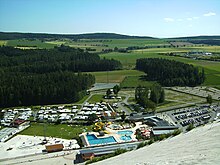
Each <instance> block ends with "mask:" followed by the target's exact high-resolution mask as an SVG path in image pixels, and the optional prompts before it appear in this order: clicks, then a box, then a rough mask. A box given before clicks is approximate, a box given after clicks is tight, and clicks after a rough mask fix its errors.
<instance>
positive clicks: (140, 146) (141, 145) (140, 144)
mask: <svg viewBox="0 0 220 165" xmlns="http://www.w3.org/2000/svg"><path fill="white" fill-rule="evenodd" d="M146 145H147V143H145V142H141V143H139V144H138V146H137V149H139V148H142V147H144V146H146Z"/></svg>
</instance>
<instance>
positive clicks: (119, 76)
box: [86, 70, 144, 83]
mask: <svg viewBox="0 0 220 165" xmlns="http://www.w3.org/2000/svg"><path fill="white" fill-rule="evenodd" d="M86 73H89V74H92V75H94V76H95V78H96V83H108V82H109V83H121V82H122V81H123V80H124V78H125V77H126V76H141V75H144V72H141V71H137V70H117V71H109V72H108V71H104V72H86Z"/></svg>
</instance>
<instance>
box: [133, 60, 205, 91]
mask: <svg viewBox="0 0 220 165" xmlns="http://www.w3.org/2000/svg"><path fill="white" fill-rule="evenodd" d="M136 68H137V69H138V70H141V71H144V72H145V73H146V74H147V79H148V80H150V81H158V82H159V83H160V84H161V85H163V86H192V87H193V86H197V85H201V84H202V83H203V82H204V80H205V73H204V69H202V70H201V71H200V70H199V68H198V67H194V66H193V65H190V64H186V63H182V62H178V61H174V60H167V59H159V58H142V59H137V61H136Z"/></svg>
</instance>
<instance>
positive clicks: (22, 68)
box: [0, 46, 121, 107]
mask: <svg viewBox="0 0 220 165" xmlns="http://www.w3.org/2000/svg"><path fill="white" fill-rule="evenodd" d="M120 67H121V63H120V62H118V61H116V60H107V59H100V57H99V56H98V55H96V54H90V53H88V52H85V51H84V50H82V49H74V48H70V47H66V46H61V47H56V48H54V49H50V50H47V49H36V50H21V49H16V48H13V47H0V77H1V78H0V107H10V106H21V105H43V104H57V103H71V102H74V101H78V100H80V99H81V98H82V97H83V96H84V95H85V91H86V90H87V89H88V88H89V87H90V86H92V85H93V84H94V83H95V77H94V76H92V75H88V74H81V73H80V72H81V71H103V70H109V71H110V70H115V69H119V68H120Z"/></svg>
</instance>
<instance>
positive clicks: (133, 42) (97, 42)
mask: <svg viewBox="0 0 220 165" xmlns="http://www.w3.org/2000/svg"><path fill="white" fill-rule="evenodd" d="M46 43H49V44H55V45H61V44H64V45H68V46H70V47H75V48H82V49H85V48H93V49H96V52H100V51H102V49H114V48H115V47H117V48H127V47H129V46H155V45H156V46H163V45H169V43H168V42H166V41H165V40H161V39H81V40H78V41H73V40H67V39H66V40H65V41H63V40H62V41H59V40H56V41H49V42H46Z"/></svg>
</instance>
